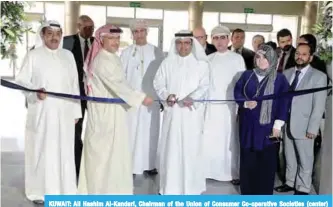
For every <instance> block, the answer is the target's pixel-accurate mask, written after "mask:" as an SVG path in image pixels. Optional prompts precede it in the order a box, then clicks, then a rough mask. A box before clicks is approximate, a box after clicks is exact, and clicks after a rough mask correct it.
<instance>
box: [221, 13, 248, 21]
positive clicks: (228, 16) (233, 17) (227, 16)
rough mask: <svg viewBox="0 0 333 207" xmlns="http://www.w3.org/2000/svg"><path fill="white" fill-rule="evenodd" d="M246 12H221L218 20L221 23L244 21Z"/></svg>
mask: <svg viewBox="0 0 333 207" xmlns="http://www.w3.org/2000/svg"><path fill="white" fill-rule="evenodd" d="M245 17H246V14H244V13H221V14H220V22H222V23H245Z"/></svg>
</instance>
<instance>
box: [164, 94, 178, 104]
mask: <svg viewBox="0 0 333 207" xmlns="http://www.w3.org/2000/svg"><path fill="white" fill-rule="evenodd" d="M166 101H167V104H168V106H170V107H173V105H175V103H176V102H177V98H176V95H175V94H170V95H169V96H168V98H167V100H166Z"/></svg>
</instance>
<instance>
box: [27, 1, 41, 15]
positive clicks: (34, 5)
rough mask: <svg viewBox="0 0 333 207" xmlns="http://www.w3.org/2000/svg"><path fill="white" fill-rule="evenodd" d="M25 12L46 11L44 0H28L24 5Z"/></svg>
mask: <svg viewBox="0 0 333 207" xmlns="http://www.w3.org/2000/svg"><path fill="white" fill-rule="evenodd" d="M24 12H27V13H44V2H33V1H30V2H27V1H26V4H25V5H24Z"/></svg>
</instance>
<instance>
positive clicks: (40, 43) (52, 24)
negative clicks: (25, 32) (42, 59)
mask: <svg viewBox="0 0 333 207" xmlns="http://www.w3.org/2000/svg"><path fill="white" fill-rule="evenodd" d="M45 27H50V28H52V29H54V30H62V28H61V25H60V24H59V22H58V21H55V20H49V21H46V22H43V23H42V25H41V26H40V27H39V29H38V31H37V33H36V41H35V46H34V48H37V47H41V46H43V45H44V40H43V38H42V30H43V28H45ZM62 45H63V37H61V38H60V43H59V46H58V49H59V48H62Z"/></svg>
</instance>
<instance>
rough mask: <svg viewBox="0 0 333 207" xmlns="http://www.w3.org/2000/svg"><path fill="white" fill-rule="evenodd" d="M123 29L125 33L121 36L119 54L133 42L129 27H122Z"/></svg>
mask: <svg viewBox="0 0 333 207" xmlns="http://www.w3.org/2000/svg"><path fill="white" fill-rule="evenodd" d="M120 28H121V29H122V30H123V33H122V34H121V36H120V45H119V50H118V52H117V54H118V55H120V54H121V51H123V50H124V49H125V48H126V47H128V46H130V45H131V44H133V38H132V32H131V30H130V28H129V27H120Z"/></svg>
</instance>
